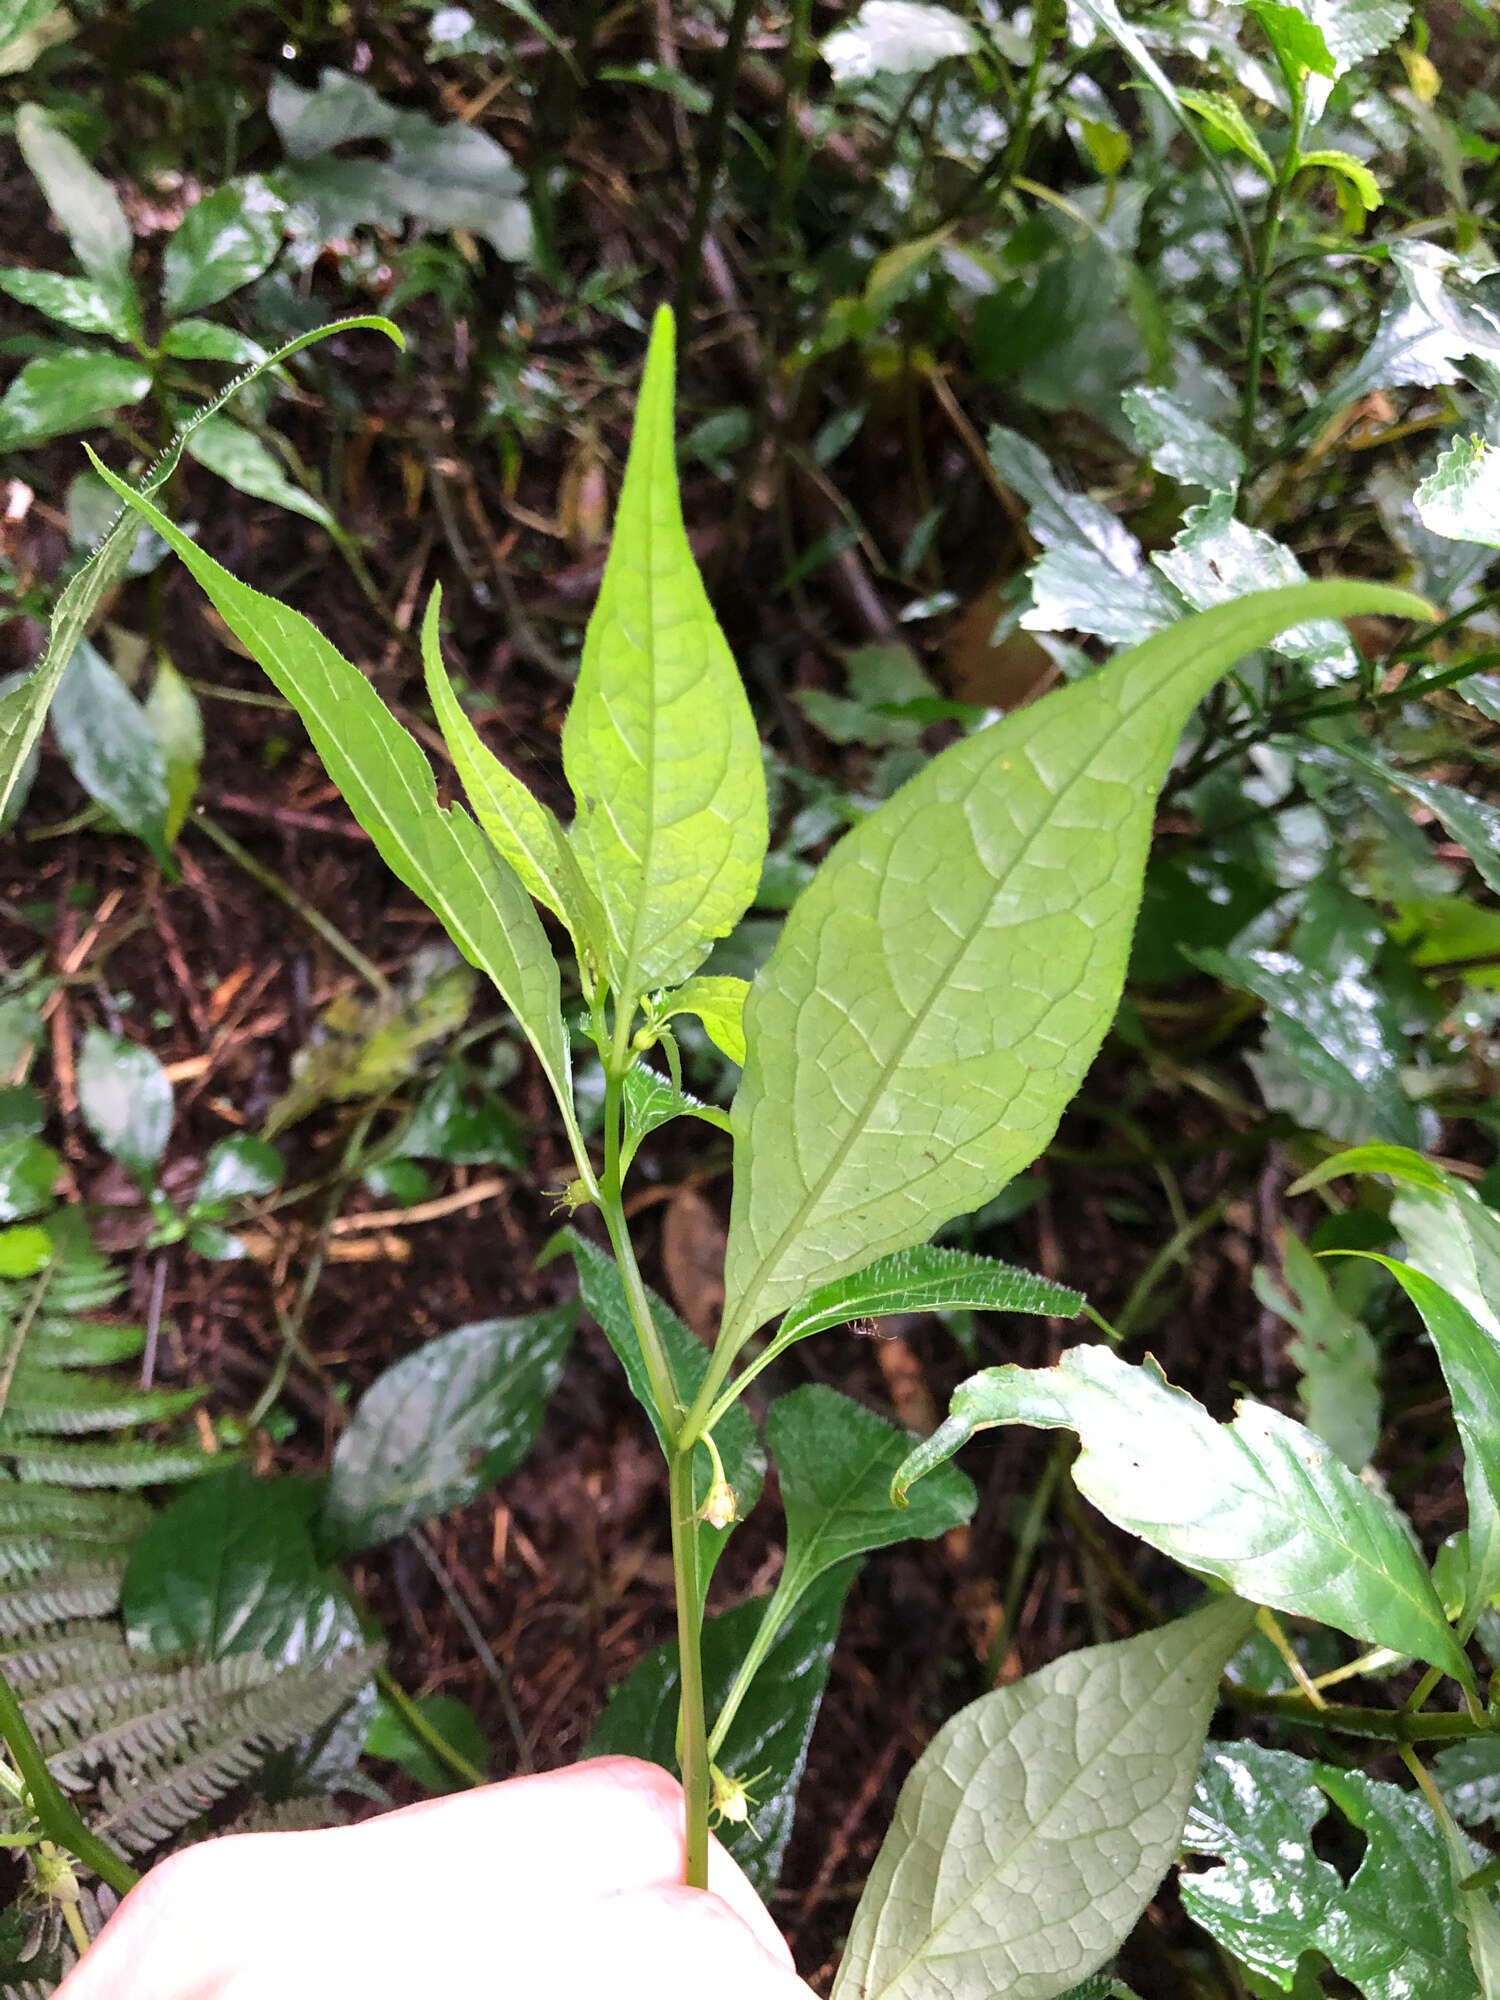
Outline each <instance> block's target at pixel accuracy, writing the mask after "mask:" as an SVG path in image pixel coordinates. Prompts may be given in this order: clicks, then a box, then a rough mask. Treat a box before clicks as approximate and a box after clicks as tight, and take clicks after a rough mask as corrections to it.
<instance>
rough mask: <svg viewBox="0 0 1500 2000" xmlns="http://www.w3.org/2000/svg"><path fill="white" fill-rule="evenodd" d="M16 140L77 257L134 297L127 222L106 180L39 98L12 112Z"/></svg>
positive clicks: (123, 294) (92, 273)
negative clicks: (39, 101)
mask: <svg viewBox="0 0 1500 2000" xmlns="http://www.w3.org/2000/svg"><path fill="white" fill-rule="evenodd" d="M16 144H17V145H18V146H19V147H20V148H21V155H22V158H23V159H24V160H25V162H26V164H27V166H28V167H30V169H31V171H32V173H33V174H35V175H36V178H37V181H38V182H39V184H40V186H41V190H42V193H43V194H44V195H45V196H46V197H47V206H48V207H49V208H50V209H51V210H52V213H53V214H54V215H55V216H56V217H57V220H58V223H59V225H60V227H61V228H62V231H63V234H64V235H65V236H66V237H67V239H68V241H69V242H70V243H71V244H72V246H73V254H74V256H75V257H77V259H78V261H79V263H80V264H82V266H83V268H84V269H85V270H86V271H87V272H88V273H89V274H90V276H92V277H95V278H98V279H100V280H101V281H102V282H103V283H105V284H107V285H108V286H109V287H110V289H111V290H112V291H114V292H116V293H117V294H119V295H120V296H121V297H124V298H129V299H130V300H131V301H132V302H133V301H134V298H135V287H134V286H133V285H132V284H131V281H130V251H131V236H130V224H129V223H128V222H127V221H126V219H125V211H124V209H123V208H121V206H120V203H119V198H118V196H117V195H116V194H115V191H114V189H113V188H112V187H111V186H110V184H109V182H108V181H107V180H106V179H105V178H104V176H103V174H101V173H99V172H98V171H97V170H96V169H95V168H93V167H91V166H90V165H89V163H88V161H87V160H86V159H85V158H84V157H83V155H82V153H80V152H79V150H78V148H77V147H76V146H75V145H74V144H73V141H72V140H71V139H70V138H68V137H67V135H66V134H65V133H64V132H63V131H61V130H60V128H59V127H58V126H57V125H56V124H55V123H54V122H53V120H52V119H51V117H49V115H48V114H47V113H46V112H45V111H44V110H43V109H42V107H41V106H40V105H39V104H23V105H22V106H21V107H20V109H19V110H18V111H17V112H16Z"/></svg>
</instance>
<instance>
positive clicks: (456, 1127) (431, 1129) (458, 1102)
mask: <svg viewBox="0 0 1500 2000" xmlns="http://www.w3.org/2000/svg"><path fill="white" fill-rule="evenodd" d="M471 1094H472V1095H473V1096H474V1097H475V1098H476V1099H477V1101H476V1102H473V1103H471V1102H470V1095H471ZM401 1150H402V1152H403V1153H409V1154H410V1155H411V1156H412V1157H413V1158H414V1159H418V1160H452V1161H453V1162H454V1163H455V1164H456V1165H460V1166H471V1167H510V1168H511V1169H512V1170H513V1171H514V1172H516V1173H519V1172H520V1171H521V1170H522V1168H524V1167H525V1165H526V1143H525V1139H524V1137H523V1135H522V1132H521V1128H520V1125H519V1123H518V1122H517V1119H516V1116H515V1113H514V1112H513V1111H511V1110H510V1109H509V1108H508V1107H507V1106H506V1105H505V1104H503V1103H502V1102H501V1100H500V1099H499V1098H498V1097H496V1096H495V1094H494V1092H493V1091H489V1090H479V1089H478V1088H477V1087H476V1086H474V1085H473V1084H472V1083H471V1080H470V1077H469V1072H468V1071H467V1070H466V1069H465V1067H464V1065H463V1064H462V1063H461V1062H452V1063H447V1064H445V1065H444V1067H443V1069H442V1070H441V1071H440V1072H439V1074H438V1078H437V1081H436V1082H435V1083H434V1084H433V1086H432V1088H431V1089H430V1090H429V1091H428V1093H427V1095H426V1096H425V1097H424V1098H423V1099H422V1102H421V1103H420V1104H419V1105H418V1106H417V1110H416V1115H415V1116H414V1117H413V1119H412V1121H411V1123H410V1125H408V1126H407V1128H406V1130H405V1131H404V1132H403V1133H402V1135H401Z"/></svg>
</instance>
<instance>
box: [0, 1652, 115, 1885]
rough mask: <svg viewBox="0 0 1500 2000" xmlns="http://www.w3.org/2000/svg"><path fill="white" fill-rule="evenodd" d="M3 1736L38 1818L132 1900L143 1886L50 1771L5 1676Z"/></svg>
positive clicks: (0, 1710)
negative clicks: (89, 1825)
mask: <svg viewBox="0 0 1500 2000" xmlns="http://www.w3.org/2000/svg"><path fill="white" fill-rule="evenodd" d="M0 1736H3V1737H4V1738H5V1742H6V1746H7V1748H8V1749H9V1751H10V1754H11V1756H12V1757H14V1758H15V1760H16V1769H17V1770H18V1771H19V1772H20V1773H21V1776H22V1778H23V1779H24V1780H25V1782H26V1789H27V1791H28V1792H30V1794H31V1803H32V1805H33V1806H34V1807H35V1809H36V1816H37V1818H38V1819H39V1820H40V1821H41V1823H42V1825H43V1826H44V1827H45V1828H46V1829H47V1832H48V1834H49V1835H50V1836H51V1838H52V1839H53V1840H54V1841H55V1842H56V1843H57V1845H58V1846H59V1847H62V1848H65V1849H66V1850H67V1852H68V1853H69V1854H71V1855H73V1856H74V1857H75V1859H77V1860H79V1861H81V1862H82V1863H83V1865H84V1867H85V1868H91V1869H92V1870H93V1871H94V1873H95V1874H96V1875H97V1876H98V1877H99V1880H100V1881H101V1882H107V1883H108V1884H109V1886H110V1888H111V1889H113V1890H114V1891H115V1892H116V1893H117V1894H118V1895H121V1896H127V1895H129V1893H130V1891H131V1890H132V1889H133V1888H134V1887H135V1885H136V1883H137V1882H139V1881H140V1879H141V1878H140V1876H139V1875H138V1874H137V1873H136V1871H135V1870H134V1869H133V1868H132V1867H131V1865H130V1863H129V1862H128V1861H127V1860H125V1858H124V1856H123V1855H119V1854H116V1852H115V1850H114V1849H113V1848H112V1847H110V1846H108V1845H107V1844H106V1843H105V1842H104V1841H102V1840H100V1839H99V1838H98V1836H97V1835H96V1834H92V1833H90V1832H89V1830H88V1828H87V1827H86V1826H85V1825H84V1823H83V1821H82V1820H81V1819H80V1818H79V1817H78V1814H77V1813H76V1812H75V1811H74V1809H73V1807H72V1806H71V1805H69V1803H68V1801H67V1800H66V1799H65V1798H64V1797H63V1795H62V1793H61V1792H60V1791H59V1790H58V1788H57V1781H56V1779H55V1778H54V1777H53V1775H52V1773H51V1772H50V1771H49V1770H48V1769H47V1760H46V1758H45V1757H44V1756H43V1755H42V1753H41V1749H40V1747H39V1745H38V1743H37V1740H36V1738H35V1737H34V1736H33V1735H32V1733H31V1731H30V1729H29V1728H28V1727H27V1723H26V1718H25V1716H24V1715H23V1714H22V1713H21V1704H20V1703H19V1702H18V1701H17V1700H16V1697H15V1692H14V1690H13V1689H12V1687H11V1684H10V1682H9V1681H8V1680H7V1679H6V1678H5V1676H4V1674H0Z"/></svg>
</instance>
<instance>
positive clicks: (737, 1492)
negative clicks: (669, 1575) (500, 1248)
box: [560, 1229, 766, 1591]
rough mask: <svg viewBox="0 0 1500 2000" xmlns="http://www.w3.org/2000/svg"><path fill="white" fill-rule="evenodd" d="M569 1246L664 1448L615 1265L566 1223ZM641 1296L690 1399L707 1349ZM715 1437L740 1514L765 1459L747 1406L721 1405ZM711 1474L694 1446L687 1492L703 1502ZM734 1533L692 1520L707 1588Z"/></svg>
mask: <svg viewBox="0 0 1500 2000" xmlns="http://www.w3.org/2000/svg"><path fill="white" fill-rule="evenodd" d="M560 1240H562V1241H564V1242H565V1243H566V1244H567V1247H568V1249H569V1250H570V1251H571V1252H572V1255H573V1261H574V1263H575V1264H576V1266H577V1267H578V1289H579V1292H580V1293H581V1295H582V1298H583V1303H584V1307H585V1309H586V1310H587V1311H588V1313H589V1315H590V1317H591V1318H593V1319H594V1320H596V1321H597V1322H598V1324H599V1326H600V1327H601V1328H602V1329H603V1332H604V1335H605V1338H606V1339H607V1340H608V1342H609V1344H610V1346H611V1347H612V1348H613V1349H614V1351H615V1354H616V1356H617V1357H618V1359H619V1362H620V1365H621V1367H622V1368H623V1369H624V1370H625V1379H626V1380H627V1382H629V1384H630V1388H631V1393H632V1394H633V1395H634V1397H635V1399H636V1401H637V1402H638V1403H639V1404H640V1405H641V1408H642V1409H643V1410H644V1411H645V1412H646V1414H647V1416H648V1417H649V1418H650V1419H651V1428H652V1429H653V1430H654V1431H655V1432H656V1435H657V1439H658V1441H659V1443H660V1445H661V1448H662V1450H663V1452H665V1451H666V1450H667V1449H668V1439H667V1435H666V1432H665V1430H664V1429H663V1427H662V1422H661V1418H660V1417H659V1416H658V1414H657V1409H656V1400H655V1398H654V1397H653V1395H652V1393H651V1381H650V1377H649V1376H648V1375H647V1373H646V1364H645V1361H644V1360H643V1359H642V1356H641V1344H640V1341H639V1340H638V1339H637V1337H636V1331H635V1327H634V1324H633V1323H632V1321H631V1317H630V1307H629V1304H628V1303H627V1301H626V1298H625V1287H624V1285H623V1283H622V1282H621V1279H620V1267H619V1266H618V1264H616V1262H615V1260H614V1258H613V1257H612V1256H610V1254H609V1252H608V1251H607V1250H601V1249H599V1247H598V1246H597V1244H593V1243H590V1242H589V1240H588V1238H587V1237H585V1236H580V1235H579V1234H578V1233H577V1231H576V1230H572V1229H569V1230H565V1231H564V1232H563V1235H562V1238H561V1239H560ZM646 1297H647V1300H648V1301H649V1303H650V1306H651V1317H652V1319H653V1320H654V1321H655V1322H656V1330H657V1333H658V1334H659V1335H660V1336H661V1343H662V1346H663V1347H664V1348H665V1349H666V1351H667V1362H668V1365H669V1366H670V1367H671V1370H672V1377H673V1380H674V1381H675V1382H676V1384H677V1393H678V1395H679V1397H681V1398H682V1400H683V1403H684V1405H687V1404H690V1403H691V1402H692V1400H693V1398H694V1396H696V1395H697V1393H698V1390H699V1388H700V1386H701V1385H702V1382H703V1377H704V1376H705V1374H707V1372H708V1359H709V1356H708V1349H707V1348H706V1347H705V1346H704V1345H703V1342H702V1341H701V1340H699V1338H698V1336H697V1335H696V1334H695V1333H693V1332H692V1330H691V1329H690V1328H688V1327H686V1326H684V1325H683V1323H682V1321H681V1320H680V1319H679V1318H678V1317H677V1315H676V1313H674V1312H673V1310H672V1308H671V1307H670V1306H669V1305H668V1304H667V1303H666V1302H665V1300H663V1299H659V1298H657V1296H656V1294H655V1293H654V1292H650V1291H648V1292H647V1294H646ZM714 1443H715V1444H716V1445H717V1446H718V1450H719V1456H720V1458H721V1459H722V1461H723V1465H724V1477H725V1478H726V1479H727V1480H728V1481H729V1484H730V1486H731V1487H732V1488H733V1490H734V1500H735V1519H736V1520H739V1521H742V1520H744V1518H745V1516H746V1515H747V1514H748V1513H749V1512H750V1509H751V1508H752V1507H753V1506H754V1505H755V1503H756V1501H757V1500H758V1499H759V1498H760V1489H761V1484H762V1482H763V1480H764V1478H765V1469H766V1461H765V1456H764V1454H763V1453H762V1451H761V1448H760V1443H759V1440H758V1439H757V1438H756V1435H755V1425H754V1424H753V1423H752V1422H751V1420H750V1413H749V1411H748V1410H746V1408H745V1406H744V1405H743V1404H742V1403H736V1404H735V1405H734V1407H733V1408H732V1409H730V1410H727V1411H726V1412H725V1413H724V1415H723V1417H722V1418H721V1419H720V1420H719V1422H718V1423H717V1424H716V1425H715V1427H714ZM712 1480H713V1467H712V1462H711V1460H710V1458H709V1455H708V1451H707V1448H706V1447H704V1446H701V1445H700V1446H699V1448H698V1451H697V1452H696V1454H695V1456H694V1460H693V1497H694V1500H695V1501H696V1503H697V1504H698V1505H699V1506H701V1505H702V1504H703V1502H704V1500H705V1499H706V1498H707V1496H708V1490H709V1487H710V1485H711V1483H712ZM732 1532H733V1524H731V1525H730V1526H729V1527H726V1528H715V1527H712V1526H710V1524H709V1523H708V1522H707V1521H700V1522H699V1524H698V1548H699V1555H698V1573H699V1582H700V1584H701V1586H702V1588H703V1589H704V1591H707V1589H708V1582H709V1578H710V1577H711V1576H712V1574H713V1569H714V1564H715V1563H716V1562H717V1561H718V1559H719V1556H720V1554H721V1553H722V1552H723V1548H724V1544H725V1542H726V1541H727V1540H728V1539H729V1536H730V1534H731V1533H732Z"/></svg>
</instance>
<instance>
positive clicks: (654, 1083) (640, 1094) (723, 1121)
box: [620, 1062, 729, 1173]
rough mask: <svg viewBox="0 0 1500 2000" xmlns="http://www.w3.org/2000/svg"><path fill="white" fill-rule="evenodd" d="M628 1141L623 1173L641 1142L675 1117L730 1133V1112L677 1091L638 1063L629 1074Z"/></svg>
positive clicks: (623, 1153)
mask: <svg viewBox="0 0 1500 2000" xmlns="http://www.w3.org/2000/svg"><path fill="white" fill-rule="evenodd" d="M624 1097H625V1138H624V1143H623V1145H622V1146H621V1148H620V1171H621V1172H622V1173H628V1172H629V1171H630V1163H631V1161H632V1160H633V1159H634V1158H635V1155H636V1149H637V1148H638V1147H639V1145H640V1143H641V1141H642V1140H643V1139H645V1138H647V1137H649V1136H650V1134H651V1133H653V1132H655V1131H658V1130H660V1128H661V1127H662V1126H663V1125H666V1124H669V1123H670V1122H671V1120H672V1119H674V1118H697V1119H700V1120H701V1121H702V1122H703V1123H704V1124H705V1125H714V1126H717V1127H718V1129H719V1130H720V1131H721V1132H727V1131H728V1130H729V1113H728V1112H727V1111H721V1110H720V1109H719V1107H718V1106H717V1105H716V1104H703V1103H700V1102H699V1100H698V1099H697V1098H696V1097H693V1096H692V1095H691V1094H690V1093H689V1092H688V1091H685V1090H681V1091H679V1090H674V1089H673V1087H672V1084H671V1082H670V1081H669V1079H668V1078H666V1077H664V1076H662V1075H661V1074H660V1073H659V1072H658V1071H656V1070H654V1069H649V1068H648V1067H647V1066H646V1064H645V1063H643V1062H638V1063H636V1064H635V1065H634V1067H633V1068H631V1069H628V1070H627V1071H626V1072H625V1085H624Z"/></svg>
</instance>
